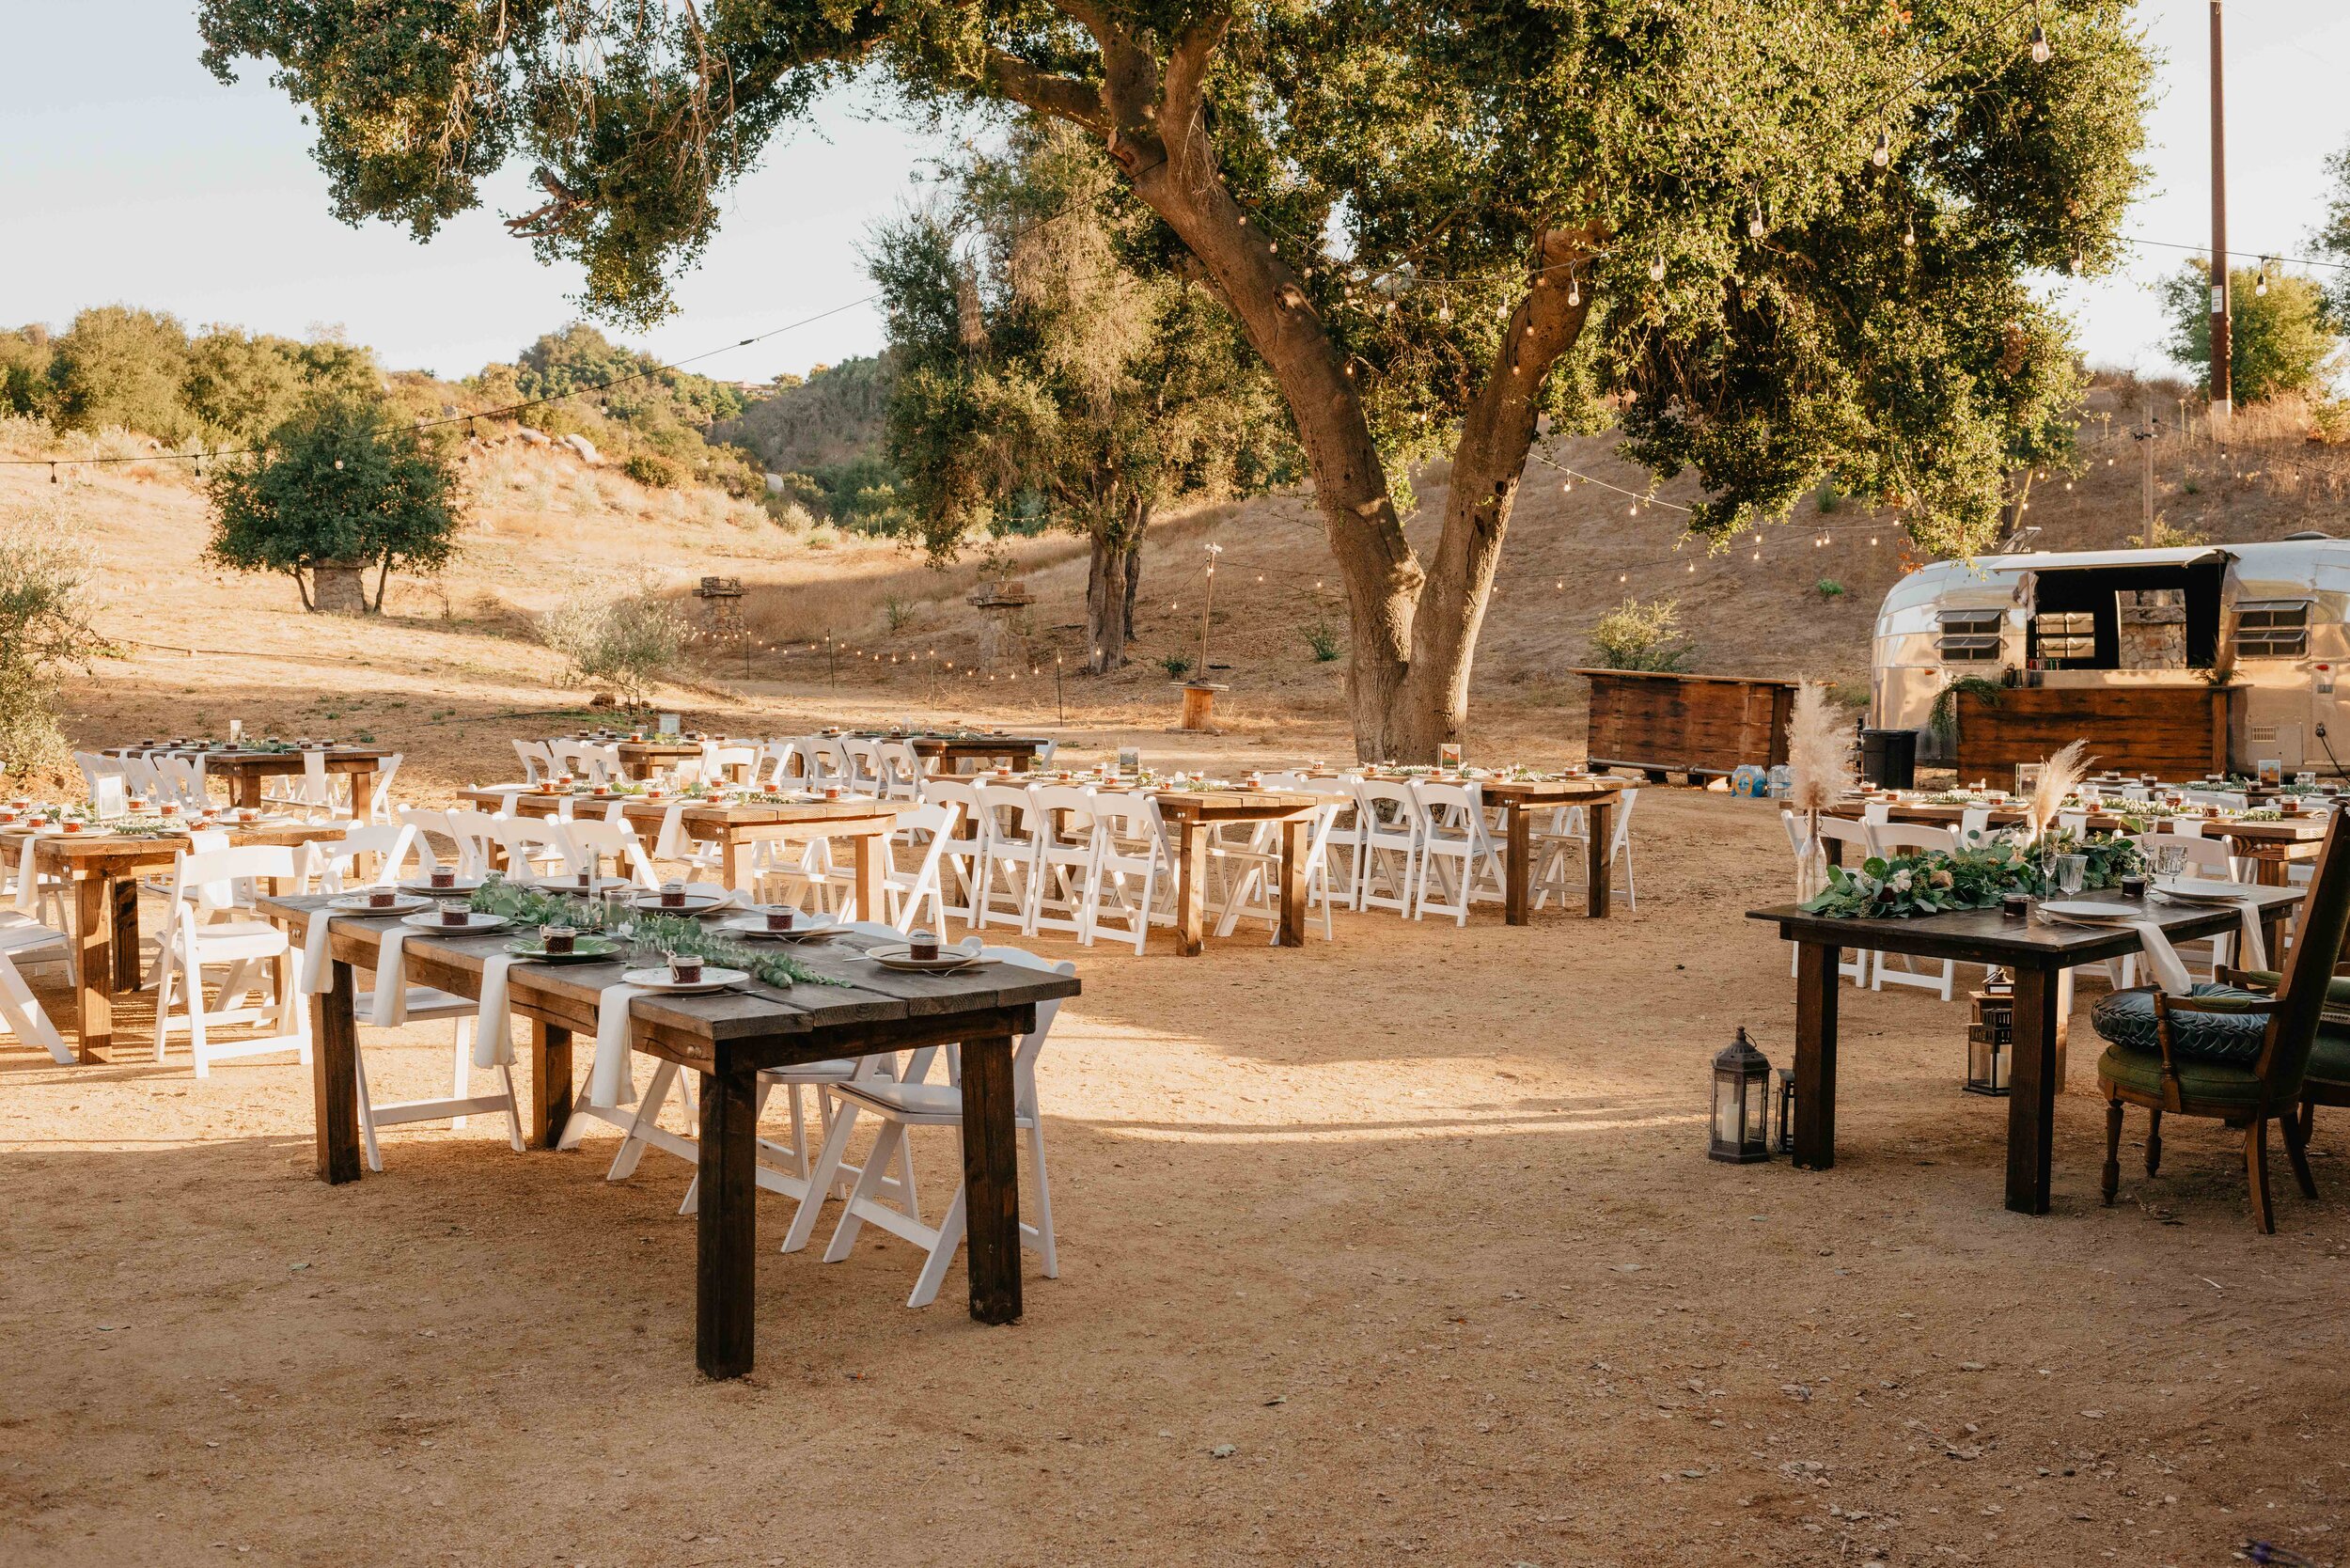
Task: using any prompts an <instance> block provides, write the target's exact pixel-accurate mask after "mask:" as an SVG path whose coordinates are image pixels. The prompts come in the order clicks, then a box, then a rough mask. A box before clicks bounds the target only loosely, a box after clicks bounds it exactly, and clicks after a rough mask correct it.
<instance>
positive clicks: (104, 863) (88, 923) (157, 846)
mask: <svg viewBox="0 0 2350 1568" xmlns="http://www.w3.org/2000/svg"><path fill="white" fill-rule="evenodd" d="M214 825H215V826H217V827H219V828H221V829H222V830H224V831H226V832H227V835H228V841H229V843H230V844H232V845H243V844H306V843H310V842H312V841H313V840H316V839H339V838H341V837H342V836H343V835H344V834H346V833H348V832H350V831H351V828H352V824H351V823H350V822H349V821H347V820H346V821H337V822H322V823H308V822H279V823H261V824H258V825H256V826H252V827H238V826H235V825H233V824H232V823H226V822H223V823H215V824H214ZM24 839H25V834H24V831H23V830H22V829H19V828H16V827H8V828H6V829H0V856H5V857H6V859H7V861H8V865H9V866H10V867H11V868H13V867H14V866H16V865H17V863H18V857H19V856H21V855H24ZM188 847H189V841H188V839H187V837H186V835H184V834H166V835H162V836H155V835H144V834H143V835H136V836H133V835H128V834H119V833H111V832H95V831H92V832H84V833H46V834H43V835H41V836H40V838H39V840H38V841H37V842H36V844H35V845H34V848H33V867H34V870H35V871H36V872H37V873H39V874H42V875H47V876H53V877H55V878H57V879H58V880H59V881H61V882H67V883H71V885H72V887H73V931H72V933H71V936H72V941H73V946H74V949H75V951H74V959H75V963H74V968H75V971H76V975H77V983H76V984H75V986H74V1014H75V1030H76V1033H77V1035H78V1039H77V1040H76V1042H75V1045H76V1049H77V1050H78V1052H79V1053H80V1056H81V1059H82V1060H84V1061H86V1062H98V1061H103V1060H105V1059H106V1058H103V1057H102V1056H100V1055H99V1054H98V1053H100V1052H101V1051H106V1050H111V1049H112V1048H113V1046H114V1043H115V997H116V996H117V995H118V994H119V993H121V992H125V991H136V990H137V989H138V988H139V980H140V965H139V881H138V879H139V876H140V875H141V873H143V872H147V871H153V870H169V869H170V868H171V864H172V861H173V859H174V857H176V856H177V855H180V853H181V852H182V851H184V850H186V849H187V848H188Z"/></svg>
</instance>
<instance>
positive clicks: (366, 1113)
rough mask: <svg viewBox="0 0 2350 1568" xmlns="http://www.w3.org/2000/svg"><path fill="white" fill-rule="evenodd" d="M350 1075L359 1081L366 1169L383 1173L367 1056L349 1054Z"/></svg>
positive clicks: (360, 1123)
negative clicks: (370, 1091)
mask: <svg viewBox="0 0 2350 1568" xmlns="http://www.w3.org/2000/svg"><path fill="white" fill-rule="evenodd" d="M351 1070H352V1076H354V1077H355V1078H357V1079H358V1081H359V1141H360V1142H361V1143H362V1144H364V1145H365V1146H366V1148H367V1154H368V1169H369V1170H372V1171H374V1172H375V1173H376V1174H377V1175H379V1176H381V1175H382V1174H383V1173H384V1146H383V1145H382V1144H380V1143H378V1142H377V1141H376V1139H375V1096H374V1095H373V1094H370V1093H369V1092H368V1054H367V1052H365V1051H360V1050H354V1051H352V1053H351Z"/></svg>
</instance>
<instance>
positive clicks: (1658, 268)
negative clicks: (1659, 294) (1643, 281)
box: [1648, 256, 1665, 283]
mask: <svg viewBox="0 0 2350 1568" xmlns="http://www.w3.org/2000/svg"><path fill="white" fill-rule="evenodd" d="M1648 280H1649V281H1650V282H1651V283H1662V282H1664V281H1665V259H1664V258H1663V257H1661V256H1660V257H1658V258H1657V259H1655V260H1653V261H1652V262H1650V263H1649V264H1648Z"/></svg>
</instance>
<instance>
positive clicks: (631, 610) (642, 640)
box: [539, 577, 692, 709]
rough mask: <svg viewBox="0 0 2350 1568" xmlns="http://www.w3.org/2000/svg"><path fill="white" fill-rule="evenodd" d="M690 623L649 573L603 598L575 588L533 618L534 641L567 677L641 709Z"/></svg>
mask: <svg viewBox="0 0 2350 1568" xmlns="http://www.w3.org/2000/svg"><path fill="white" fill-rule="evenodd" d="M691 629H692V628H691V627H690V626H689V625H688V624H687V622H686V619H685V617H684V616H683V615H682V614H680V613H679V611H678V608H677V606H676V605H675V604H672V603H670V602H669V600H667V599H666V598H665V597H663V595H662V593H661V591H660V588H659V586H658V585H657V584H656V583H655V582H654V581H653V580H652V579H651V578H650V577H647V578H644V579H641V580H640V581H638V582H637V584H636V585H635V588H632V589H631V590H630V591H629V592H626V593H623V594H621V595H619V597H618V598H607V597H604V596H603V594H600V593H597V592H594V591H592V590H587V589H581V590H578V591H575V592H572V593H570V594H567V595H565V596H564V598H563V599H562V600H561V601H560V602H559V603H557V604H556V606H555V607H554V608H553V609H551V610H549V611H547V613H546V614H544V615H542V616H540V618H539V640H540V641H541V642H543V643H545V644H546V645H547V647H549V648H550V649H552V650H554V651H556V653H559V654H561V655H562V657H563V662H564V664H565V665H566V666H568V667H567V670H566V673H567V674H568V676H569V677H570V678H571V679H572V680H573V681H576V682H580V683H581V684H583V685H589V686H600V687H603V688H604V689H605V690H608V691H610V692H611V693H612V695H613V697H614V698H615V699H616V700H618V701H619V702H620V703H621V704H622V705H623V706H625V707H628V708H631V709H636V708H642V707H644V706H645V705H646V703H647V702H648V701H649V700H650V698H651V695H652V691H653V688H654V686H655V685H657V684H658V683H659V682H660V681H661V680H662V678H663V677H664V676H666V674H667V673H668V671H669V670H670V668H671V667H672V666H675V665H676V663H677V661H678V658H679V656H680V655H681V654H682V652H683V651H684V649H685V638H686V635H687V633H688V632H689V631H691Z"/></svg>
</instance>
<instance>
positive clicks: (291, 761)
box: [107, 745, 391, 816]
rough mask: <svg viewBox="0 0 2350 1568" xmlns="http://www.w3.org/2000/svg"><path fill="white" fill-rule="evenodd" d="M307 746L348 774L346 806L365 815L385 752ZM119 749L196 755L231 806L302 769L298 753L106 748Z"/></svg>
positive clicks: (333, 769) (113, 753)
mask: <svg viewBox="0 0 2350 1568" xmlns="http://www.w3.org/2000/svg"><path fill="white" fill-rule="evenodd" d="M312 749H313V750H321V751H324V752H325V753H326V771H327V772H328V773H330V774H336V773H339V774H348V775H349V776H350V777H351V801H352V809H353V810H355V811H356V812H357V813H358V814H359V815H361V816H365V815H366V814H367V810H368V802H369V801H370V800H372V799H373V798H374V796H375V776H376V775H377V774H378V773H379V772H381V771H382V769H383V762H384V758H386V757H389V756H390V755H391V753H390V752H389V751H388V750H384V749H381V748H378V747H374V746H352V745H337V746H319V747H313V748H312ZM125 752H131V753H136V754H139V755H149V756H151V755H154V754H157V753H160V754H162V755H163V756H165V757H181V758H185V759H187V760H190V761H195V760H197V759H199V758H200V759H202V760H203V763H204V776H205V777H206V778H207V779H213V778H217V779H221V780H224V781H225V782H226V783H227V786H228V804H229V805H231V806H258V805H260V804H261V780H263V779H264V778H286V777H294V778H299V777H301V776H302V775H303V774H304V773H305V771H307V764H305V762H304V761H303V760H302V757H303V753H302V751H301V750H300V749H299V748H297V749H295V750H291V751H252V750H242V749H235V750H227V751H221V750H215V749H213V748H211V747H208V746H116V747H114V748H112V749H111V750H110V751H108V752H107V755H108V756H110V757H119V756H121V755H123V754H124V753H125Z"/></svg>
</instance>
